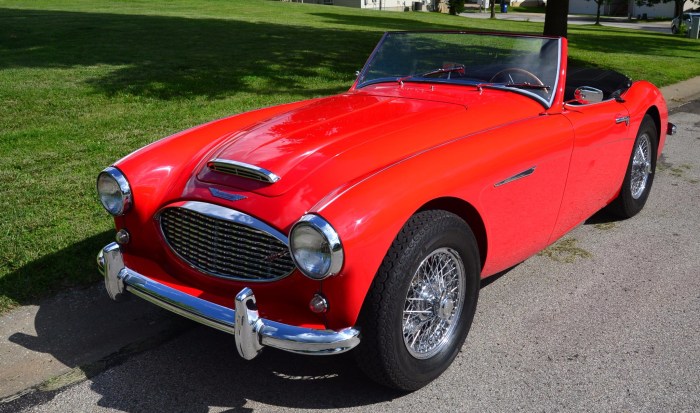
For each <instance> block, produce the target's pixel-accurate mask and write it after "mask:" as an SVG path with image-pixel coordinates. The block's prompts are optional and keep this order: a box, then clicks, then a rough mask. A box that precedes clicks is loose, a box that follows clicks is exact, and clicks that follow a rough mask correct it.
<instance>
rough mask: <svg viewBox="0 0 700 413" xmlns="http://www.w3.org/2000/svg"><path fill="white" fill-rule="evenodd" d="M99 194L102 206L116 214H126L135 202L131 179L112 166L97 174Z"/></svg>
mask: <svg viewBox="0 0 700 413" xmlns="http://www.w3.org/2000/svg"><path fill="white" fill-rule="evenodd" d="M97 194H98V195H99V196H100V201H102V206H103V207H104V208H105V209H106V210H107V212H109V213H110V214H112V215H114V216H118V215H124V214H125V213H126V212H127V211H129V208H131V204H132V203H133V199H132V196H131V187H130V186H129V181H127V180H126V177H125V176H124V174H123V173H122V172H121V171H120V170H119V169H117V168H114V167H111V166H110V167H109V168H107V169H105V170H104V171H102V172H100V175H98V176H97Z"/></svg>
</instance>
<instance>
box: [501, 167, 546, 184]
mask: <svg viewBox="0 0 700 413" xmlns="http://www.w3.org/2000/svg"><path fill="white" fill-rule="evenodd" d="M536 168H537V165H535V166H533V167H532V168H530V169H528V170H525V171H522V172H520V173H517V174H515V175H513V176H511V177H510V178H506V179H504V180H502V181H500V182H496V183H495V184H494V185H493V186H495V187H499V186H501V185H505V184H508V183H511V182H513V181H517V180H518V179H520V178H525V177H527V176H530V175H532V174H533V173H534V172H535V169H536Z"/></svg>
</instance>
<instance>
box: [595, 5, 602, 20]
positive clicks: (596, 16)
mask: <svg viewBox="0 0 700 413" xmlns="http://www.w3.org/2000/svg"><path fill="white" fill-rule="evenodd" d="M596 3H598V10H597V11H596V15H595V24H596V26H600V6H602V5H603V0H600V1H596Z"/></svg>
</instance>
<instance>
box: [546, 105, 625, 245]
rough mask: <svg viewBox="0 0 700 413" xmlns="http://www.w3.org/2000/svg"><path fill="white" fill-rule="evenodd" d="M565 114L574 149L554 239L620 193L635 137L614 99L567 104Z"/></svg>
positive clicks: (621, 107)
mask: <svg viewBox="0 0 700 413" xmlns="http://www.w3.org/2000/svg"><path fill="white" fill-rule="evenodd" d="M563 114H564V116H566V117H567V118H568V119H569V120H570V121H571V123H572V125H573V129H574V149H573V153H572V155H571V164H570V166H569V176H568V179H567V183H566V188H565V190H564V196H563V199H562V205H561V210H560V212H559V218H558V219H557V223H556V226H555V229H554V232H553V233H552V240H555V239H557V238H559V237H561V236H562V235H563V234H564V233H566V232H567V231H569V230H570V229H571V228H573V227H575V226H576V225H578V224H579V223H581V222H582V221H584V220H585V219H587V218H588V217H590V216H591V215H593V214H594V213H595V212H596V211H598V210H599V209H601V208H602V207H604V206H605V205H607V204H608V203H609V202H610V201H611V200H612V199H613V198H614V197H615V196H617V193H618V191H619V190H620V188H621V186H622V180H623V178H624V173H625V170H626V168H627V163H628V160H629V155H630V150H631V141H630V139H631V138H632V137H633V136H632V135H631V134H630V131H629V122H630V117H629V112H628V111H627V109H626V108H625V106H624V105H623V104H622V103H621V102H618V101H616V100H615V99H609V100H606V101H603V102H598V103H593V104H588V105H571V104H567V105H565V110H564V113H563Z"/></svg>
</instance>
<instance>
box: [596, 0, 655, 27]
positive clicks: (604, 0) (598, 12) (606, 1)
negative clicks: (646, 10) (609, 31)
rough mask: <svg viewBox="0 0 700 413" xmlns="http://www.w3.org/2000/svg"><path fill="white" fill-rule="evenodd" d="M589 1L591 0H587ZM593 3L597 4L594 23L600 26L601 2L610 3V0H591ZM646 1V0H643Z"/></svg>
mask: <svg viewBox="0 0 700 413" xmlns="http://www.w3.org/2000/svg"><path fill="white" fill-rule="evenodd" d="M588 1H591V0H588ZM593 1H594V2H595V4H596V5H597V6H598V9H597V10H596V14H595V24H596V26H600V8H601V7H602V6H603V4H610V1H611V0H593ZM644 1H646V0H644Z"/></svg>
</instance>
